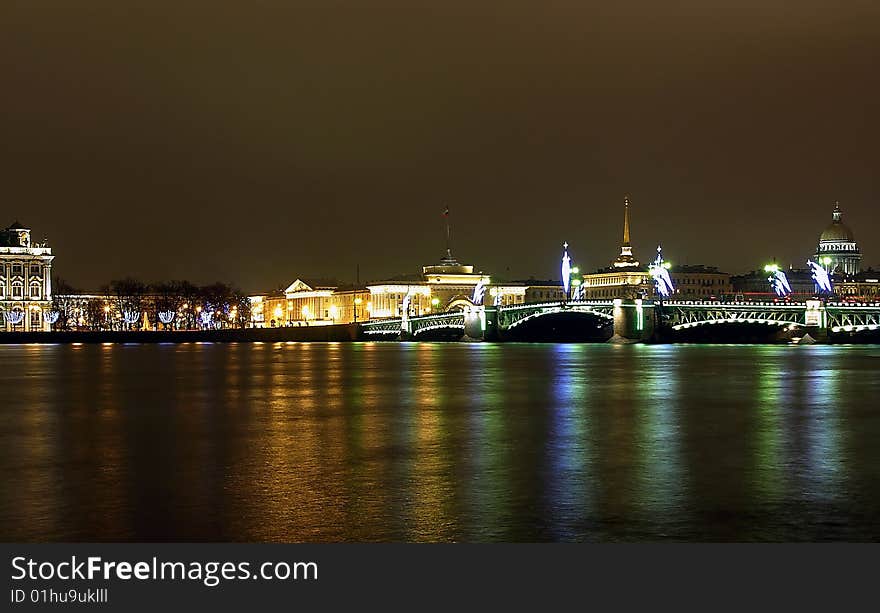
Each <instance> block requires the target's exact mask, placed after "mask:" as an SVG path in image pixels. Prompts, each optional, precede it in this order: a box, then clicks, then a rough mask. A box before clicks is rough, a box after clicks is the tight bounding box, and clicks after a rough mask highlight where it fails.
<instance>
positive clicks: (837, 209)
mask: <svg viewBox="0 0 880 613" xmlns="http://www.w3.org/2000/svg"><path fill="white" fill-rule="evenodd" d="M840 214H841V210H840V201H838V200H835V201H834V212H833V213H832V214H831V217H832V218H833V219H834V221H840Z"/></svg>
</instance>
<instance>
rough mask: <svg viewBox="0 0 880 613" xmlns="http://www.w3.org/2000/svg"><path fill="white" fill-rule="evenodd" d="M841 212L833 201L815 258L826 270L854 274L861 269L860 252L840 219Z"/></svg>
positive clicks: (847, 228) (853, 237) (850, 231)
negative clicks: (829, 216) (830, 213)
mask: <svg viewBox="0 0 880 613" xmlns="http://www.w3.org/2000/svg"><path fill="white" fill-rule="evenodd" d="M842 214H843V213H842V212H841V210H840V205H839V204H837V203H835V204H834V213H833V216H832V221H831V224H830V225H829V226H828V227H826V228H825V230H824V231H823V232H822V234H821V235H820V236H819V246H818V247H817V248H816V260H817V261H818V262H820V263H821V264H822V265H823V266H824V267H825V269H826V270H827V271H828V272H837V273H842V274H845V275H854V274H857V273H858V272H859V271H860V270H861V259H862V254H861V252H860V251H859V245H858V243H856V239H855V235H854V234H853V231H852V230H850V229H849V226H847V225H846V224H845V223H843V221H842V220H841V216H842Z"/></svg>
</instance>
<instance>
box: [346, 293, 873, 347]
mask: <svg viewBox="0 0 880 613" xmlns="http://www.w3.org/2000/svg"><path fill="white" fill-rule="evenodd" d="M560 315H562V316H564V319H558V318H559V316H560ZM549 317H556V318H557V319H558V321H560V322H563V323H562V324H560V325H562V326H565V325H573V322H577V321H579V318H580V320H581V322H582V321H584V320H589V321H590V322H592V323H593V324H594V325H595V327H596V328H604V327H612V329H613V334H614V335H615V336H617V337H620V338H622V339H626V340H629V341H636V342H638V341H648V340H652V339H656V334H657V333H658V332H660V331H662V330H666V331H671V332H673V333H674V332H678V331H681V330H687V329H690V328H696V327H701V326H723V325H725V324H739V325H741V324H755V325H765V326H771V327H773V326H775V327H778V328H780V329H788V330H792V331H794V330H798V329H800V330H804V331H809V332H810V334H811V335H812V336H814V337H822V336H823V335H827V334H828V333H829V332H830V333H833V334H839V333H859V332H870V331H878V330H880V303H851V302H826V301H823V300H807V301H805V302H788V301H786V302H720V301H699V300H684V301H676V300H672V301H664V302H663V303H662V304H660V303H654V302H653V301H651V300H638V299H636V300H624V299H614V300H572V301H555V302H535V303H526V304H518V305H513V306H508V307H501V306H481V305H471V306H468V307H466V308H465V309H463V310H459V311H452V312H448V313H440V314H432V315H423V316H418V317H409V318H393V319H382V320H371V321H368V322H363V323H361V324H359V326H360V330H361V333H362V338H364V339H366V340H371V339H372V340H431V339H436V338H438V336H439V337H442V338H445V339H448V340H454V339H458V338H465V337H467V338H471V339H477V340H506V339H510V338H512V337H513V336H514V335H513V334H512V333H513V332H515V331H518V330H520V329H525V328H526V327H527V326H529V325H531V324H535V323H537V322H541V321H542V320H544V319H545V318H549ZM565 322H567V323H565ZM557 327H558V326H557ZM563 332H564V330H563Z"/></svg>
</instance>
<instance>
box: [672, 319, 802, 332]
mask: <svg viewBox="0 0 880 613" xmlns="http://www.w3.org/2000/svg"><path fill="white" fill-rule="evenodd" d="M733 324H739V325H742V324H765V325H768V326H776V327H778V328H788V329H789V330H795V329H797V328H804V327H805V326H804V324H803V323H801V322H797V321H786V320H781V319H764V318H754V317H751V318H745V317H728V318H719V319H701V320H698V321H689V322H686V323H680V324H674V325H673V326H672V329H673V330H688V329H691V328H699V327H703V326H709V325H733Z"/></svg>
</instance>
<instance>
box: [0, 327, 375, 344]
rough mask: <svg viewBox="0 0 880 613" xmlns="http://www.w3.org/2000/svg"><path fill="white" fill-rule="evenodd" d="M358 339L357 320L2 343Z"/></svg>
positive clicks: (19, 335) (67, 334) (15, 338)
mask: <svg viewBox="0 0 880 613" xmlns="http://www.w3.org/2000/svg"><path fill="white" fill-rule="evenodd" d="M357 339H358V328H357V325H356V324H340V325H334V326H300V327H285V328H244V329H228V330H172V331H163V332H153V331H141V330H139V331H103V332H95V331H58V332H3V333H0V344H6V345H21V344H29V343H41V344H53V343H65V344H69V343H253V342H267V343H278V342H288V341H294V342H296V341H324V342H342V341H355V340H357Z"/></svg>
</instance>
